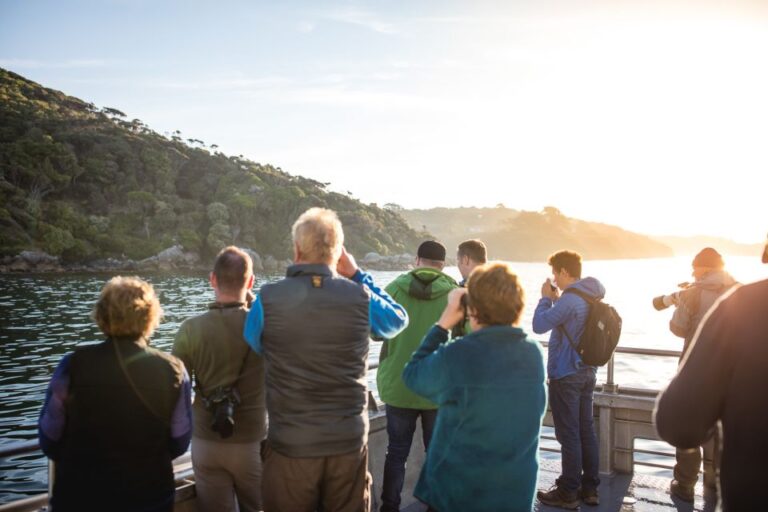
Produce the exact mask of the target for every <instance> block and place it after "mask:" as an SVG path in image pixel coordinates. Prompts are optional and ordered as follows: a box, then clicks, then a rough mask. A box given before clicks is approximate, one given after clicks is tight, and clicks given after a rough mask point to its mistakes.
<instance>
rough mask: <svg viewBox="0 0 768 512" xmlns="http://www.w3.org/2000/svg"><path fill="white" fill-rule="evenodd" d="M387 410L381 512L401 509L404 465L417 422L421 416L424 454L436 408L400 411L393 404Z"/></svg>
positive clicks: (433, 422)
mask: <svg viewBox="0 0 768 512" xmlns="http://www.w3.org/2000/svg"><path fill="white" fill-rule="evenodd" d="M386 410H387V436H388V437H389V444H388V445H387V458H386V460H385V462H384V482H383V483H382V486H381V509H380V510H381V512H396V511H399V510H400V493H401V492H402V491H403V482H404V481H405V463H406V461H407V460H408V454H409V453H411V443H412V442H413V433H414V432H415V431H416V420H417V419H418V418H419V416H421V436H422V439H423V441H424V451H426V450H427V449H428V448H429V441H430V439H432V430H433V429H434V428H435V420H436V419H437V409H428V410H420V409H403V408H401V407H394V406H392V405H387V406H386Z"/></svg>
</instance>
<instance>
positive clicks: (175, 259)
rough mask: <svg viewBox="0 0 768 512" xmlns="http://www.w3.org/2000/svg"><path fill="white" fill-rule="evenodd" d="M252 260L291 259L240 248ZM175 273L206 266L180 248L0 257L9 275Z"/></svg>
mask: <svg viewBox="0 0 768 512" xmlns="http://www.w3.org/2000/svg"><path fill="white" fill-rule="evenodd" d="M243 250H244V251H246V252H247V253H248V254H250V256H251V258H252V259H253V271H254V273H256V274H262V273H281V272H285V269H286V268H288V266H289V265H291V264H292V261H291V260H280V259H277V258H275V257H273V256H271V255H265V256H261V255H260V254H259V253H257V252H256V251H253V250H252V249H248V248H243ZM415 259H416V258H415V257H414V256H413V255H411V254H399V255H393V256H382V255H380V254H378V253H375V252H370V253H368V254H366V255H365V256H364V257H362V258H359V259H358V260H357V261H358V264H359V265H360V267H361V268H363V269H365V270H385V271H386V270H391V271H397V270H408V269H410V268H412V267H413V263H414V261H415ZM175 270H197V271H208V270H210V263H209V262H203V261H201V259H200V256H199V255H198V254H197V253H193V252H188V251H184V248H183V247H182V246H180V245H175V246H173V247H169V248H168V249H165V250H163V251H161V252H159V253H158V254H156V255H155V256H151V257H149V258H145V259H143V260H138V261H136V260H131V259H127V258H107V259H101V260H93V261H89V262H83V263H63V262H61V260H60V259H59V258H58V257H57V256H51V255H50V254H47V253H45V252H43V251H23V252H21V253H20V254H18V255H16V256H5V257H3V258H0V274H12V273H19V274H22V273H69V272H155V271H161V272H168V271H175Z"/></svg>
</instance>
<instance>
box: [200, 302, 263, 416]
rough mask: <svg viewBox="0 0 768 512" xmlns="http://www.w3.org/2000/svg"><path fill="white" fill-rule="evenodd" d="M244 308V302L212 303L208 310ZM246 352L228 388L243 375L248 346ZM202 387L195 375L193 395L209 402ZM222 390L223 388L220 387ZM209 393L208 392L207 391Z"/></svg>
mask: <svg viewBox="0 0 768 512" xmlns="http://www.w3.org/2000/svg"><path fill="white" fill-rule="evenodd" d="M243 306H245V302H225V303H221V302H214V303H213V304H211V305H210V306H208V309H229V308H240V307H243ZM246 347H247V348H246V351H245V356H244V357H243V362H242V363H240V370H239V371H238V372H237V376H236V377H235V380H234V381H232V384H230V385H229V386H226V387H229V388H234V387H235V385H236V384H237V381H239V380H240V377H241V376H242V375H243V370H245V363H246V362H247V361H248V356H249V355H250V353H251V347H250V346H249V345H246ZM203 387H205V386H204V385H203V383H202V382H200V379H199V377H198V375H197V374H195V393H200V396H201V397H202V398H203V403H207V402H208V401H209V398H208V396H206V395H205V393H203ZM221 387H222V388H223V387H225V386H221ZM209 391H210V390H209Z"/></svg>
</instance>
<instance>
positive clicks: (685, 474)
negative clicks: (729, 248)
mask: <svg viewBox="0 0 768 512" xmlns="http://www.w3.org/2000/svg"><path fill="white" fill-rule="evenodd" d="M691 265H692V267H693V272H692V275H693V277H694V279H695V281H694V282H693V284H691V285H690V286H688V287H686V288H685V289H684V290H682V291H680V292H677V293H675V294H672V295H671V296H669V297H670V298H671V302H672V303H673V304H674V305H675V306H676V308H675V312H674V314H673V315H672V320H670V322H669V330H670V331H672V334H674V335H675V336H679V337H681V338H684V339H685V341H684V342H683V352H682V355H681V356H680V361H681V363H682V361H683V359H684V358H685V355H686V354H687V353H688V349H689V348H690V346H691V340H692V339H693V337H694V335H695V334H696V330H697V329H698V327H699V323H700V322H701V320H702V319H703V318H704V315H705V314H706V313H707V311H708V310H709V308H710V307H712V304H714V303H715V301H717V299H718V298H719V297H720V296H721V295H722V294H724V293H725V292H726V291H728V290H729V289H730V288H731V287H732V286H734V285H735V284H737V283H736V280H735V279H734V278H733V277H731V275H730V274H729V273H728V272H726V271H725V270H724V267H725V262H724V261H723V257H722V256H721V255H720V253H718V252H717V251H716V250H715V249H713V248H711V247H705V248H704V249H702V250H701V251H699V253H698V254H697V255H696V257H695V258H693V262H692V264H691ZM714 445H715V440H714V439H710V440H708V441H707V442H706V443H705V444H704V446H703V447H696V448H691V449H680V448H678V449H677V450H676V452H675V456H676V459H677V462H676V464H675V470H674V479H673V480H672V482H671V484H670V493H672V495H674V496H676V497H677V498H679V499H681V500H683V501H687V502H693V498H694V486H695V485H696V481H697V480H698V479H699V468H700V467H701V462H702V449H703V451H704V487H705V489H707V491H708V492H712V493H716V492H717V489H716V483H715V482H716V477H715V470H714V467H713V464H714V457H715V453H714Z"/></svg>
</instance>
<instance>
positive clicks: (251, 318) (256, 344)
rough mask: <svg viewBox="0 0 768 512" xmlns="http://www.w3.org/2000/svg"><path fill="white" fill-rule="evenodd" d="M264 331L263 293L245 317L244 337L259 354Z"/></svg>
mask: <svg viewBox="0 0 768 512" xmlns="http://www.w3.org/2000/svg"><path fill="white" fill-rule="evenodd" d="M263 331H264V307H263V306H262V305H261V295H257V296H256V298H255V299H253V302H252V303H251V310H250V311H249V312H248V316H247V317H246V318H245V327H244V328H243V338H245V341H246V342H248V345H250V347H251V348H252V349H253V351H254V352H256V353H257V354H261V353H262V350H261V333H262V332H263Z"/></svg>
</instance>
